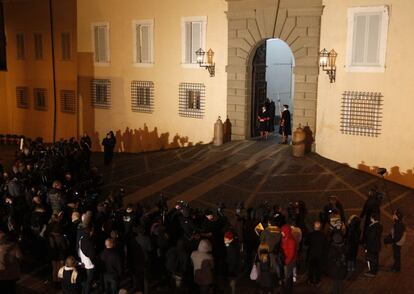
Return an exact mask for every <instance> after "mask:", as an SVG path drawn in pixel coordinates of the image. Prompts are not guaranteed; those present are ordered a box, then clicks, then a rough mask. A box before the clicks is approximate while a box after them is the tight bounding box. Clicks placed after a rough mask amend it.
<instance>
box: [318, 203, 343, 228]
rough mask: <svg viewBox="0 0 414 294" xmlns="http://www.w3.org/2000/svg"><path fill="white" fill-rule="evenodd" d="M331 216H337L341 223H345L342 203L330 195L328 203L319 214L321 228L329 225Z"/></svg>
mask: <svg viewBox="0 0 414 294" xmlns="http://www.w3.org/2000/svg"><path fill="white" fill-rule="evenodd" d="M333 214H338V215H339V217H340V219H341V221H342V222H345V210H344V206H343V205H342V203H341V202H340V201H339V200H338V197H336V196H335V195H331V196H329V197H328V203H327V204H326V205H325V206H324V207H323V210H322V212H321V214H320V220H321V223H322V228H324V227H325V225H326V224H328V223H329V221H330V219H331V216H332V215H333Z"/></svg>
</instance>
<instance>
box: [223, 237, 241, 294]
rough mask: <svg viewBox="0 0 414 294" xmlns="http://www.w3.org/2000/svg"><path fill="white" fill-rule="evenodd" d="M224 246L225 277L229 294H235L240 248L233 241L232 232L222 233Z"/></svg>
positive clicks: (238, 272)
mask: <svg viewBox="0 0 414 294" xmlns="http://www.w3.org/2000/svg"><path fill="white" fill-rule="evenodd" d="M224 244H225V245H226V269H227V277H228V279H229V283H230V289H231V293H232V294H235V293H236V281H237V278H238V276H239V274H240V267H241V262H240V259H241V254H240V246H239V244H238V242H237V241H236V240H234V235H233V232H231V231H227V232H225V233H224Z"/></svg>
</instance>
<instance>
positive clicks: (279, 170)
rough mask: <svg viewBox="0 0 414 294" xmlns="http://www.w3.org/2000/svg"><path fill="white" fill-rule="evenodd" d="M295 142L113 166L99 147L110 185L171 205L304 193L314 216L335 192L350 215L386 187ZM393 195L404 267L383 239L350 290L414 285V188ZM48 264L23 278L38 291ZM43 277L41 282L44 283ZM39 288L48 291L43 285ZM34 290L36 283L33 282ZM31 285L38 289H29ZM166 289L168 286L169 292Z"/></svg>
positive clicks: (119, 161)
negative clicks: (375, 265)
mask: <svg viewBox="0 0 414 294" xmlns="http://www.w3.org/2000/svg"><path fill="white" fill-rule="evenodd" d="M290 148H291V147H290V146H286V145H278V144H276V143H275V142H274V141H272V140H269V141H253V140H252V141H236V142H231V143H227V144H225V145H223V146H220V147H214V146H212V145H202V146H194V147H189V148H182V149H174V150H167V151H160V152H149V153H141V154H116V155H115V158H114V162H113V164H112V166H110V167H104V166H103V155H102V154H100V153H96V154H94V157H93V162H94V164H95V165H96V166H97V167H98V168H99V169H100V170H101V171H102V172H103V174H104V182H105V183H106V185H105V187H104V191H105V193H109V191H111V190H112V189H115V188H119V187H123V188H124V189H125V191H126V193H127V196H126V198H125V200H126V202H131V203H135V202H140V203H142V204H144V205H149V206H153V205H154V204H155V203H156V202H157V201H158V200H159V195H160V193H161V192H162V193H163V195H165V197H166V198H167V199H168V202H169V204H170V205H172V204H173V203H175V202H176V201H177V200H186V201H188V202H190V203H191V205H192V206H194V207H200V208H206V207H208V208H212V209H213V208H215V207H216V204H217V203H218V202H220V201H221V202H224V204H225V205H226V207H227V209H226V210H225V211H226V213H227V214H228V215H229V216H230V217H231V216H232V215H233V213H234V212H233V211H234V209H233V207H234V205H235V203H237V202H239V201H244V203H245V206H249V205H256V204H258V203H260V202H262V201H269V202H271V203H275V204H280V205H282V206H285V205H287V204H288V203H289V202H290V201H295V200H299V199H301V200H303V201H305V203H306V205H307V207H308V209H309V216H308V221H309V222H311V221H313V220H315V219H316V218H317V214H318V212H319V211H320V209H321V207H322V206H323V205H324V204H325V203H326V201H327V196H329V195H337V196H338V198H339V199H340V201H341V202H342V203H343V204H344V207H345V211H346V214H347V216H350V215H352V214H359V213H360V212H361V208H362V205H363V203H364V201H365V200H366V198H367V191H368V189H369V188H370V187H372V186H373V185H377V186H378V187H379V188H380V189H384V182H382V180H381V179H380V178H378V177H375V176H373V175H369V174H366V173H364V172H361V171H358V170H355V169H352V168H349V167H348V166H346V165H345V164H340V163H337V162H334V161H331V160H328V159H325V158H323V157H321V156H319V155H317V154H314V153H313V154H308V155H306V156H305V157H304V158H294V157H292V156H291V150H290ZM386 185H387V188H388V189H387V190H388V195H389V200H390V201H391V205H392V206H393V207H400V208H402V209H403V211H404V215H405V223H406V224H407V226H408V230H409V236H408V239H407V244H406V245H405V246H404V247H403V250H402V263H403V266H402V272H401V273H399V274H393V273H389V272H387V271H386V269H387V267H388V266H389V265H390V264H391V262H392V258H391V248H390V247H385V246H384V247H383V249H382V252H381V259H380V263H381V265H382V267H381V270H380V273H379V274H378V276H377V277H376V278H374V279H369V278H364V277H363V276H362V275H361V273H362V272H363V271H364V270H365V267H364V264H363V262H364V261H363V252H362V250H361V252H360V255H359V262H360V265H359V271H358V272H357V273H355V274H354V275H353V276H351V277H349V278H348V279H347V280H346V282H345V287H346V293H364V292H367V293H391V292H392V291H394V290H397V291H398V293H414V285H412V284H411V283H410V279H411V278H412V277H413V276H414V256H413V254H410V253H411V252H412V250H413V249H414V238H413V231H412V229H414V202H413V200H414V190H412V189H408V188H406V187H403V186H400V185H397V184H394V183H391V182H387V183H386ZM390 212H391V210H390V202H389V201H388V200H387V201H385V202H384V205H383V206H382V222H383V225H384V234H385V233H388V232H389V230H390V226H391V214H390ZM42 271H44V269H41V268H40V269H35V270H34V271H31V272H30V271H29V273H28V274H26V275H24V276H23V279H22V281H21V282H20V284H21V285H22V286H23V285H24V286H28V285H29V287H28V288H30V289H32V290H33V291H34V292H33V293H40V292H44V290H40V289H44V288H45V286H44V284H41V283H39V279H37V278H36V276H38V275H40V276H41V275H42ZM240 284H241V287H240V289H241V290H240V291H238V293H246V294H247V293H255V285H254V283H252V282H251V281H249V280H248V278H247V277H246V278H245V279H243V280H242V281H241V282H240ZM36 285H37V286H36ZM330 286H331V285H330V281H329V280H328V279H325V280H324V281H323V283H322V286H321V287H320V288H317V289H316V288H310V287H309V286H308V285H307V284H306V283H305V281H304V279H299V281H298V283H297V285H296V287H295V291H294V293H330ZM37 289H39V290H40V291H38V290H37ZM27 291H29V290H27ZM22 293H31V292H26V291H24V292H22ZM165 293H168V291H167V292H165Z"/></svg>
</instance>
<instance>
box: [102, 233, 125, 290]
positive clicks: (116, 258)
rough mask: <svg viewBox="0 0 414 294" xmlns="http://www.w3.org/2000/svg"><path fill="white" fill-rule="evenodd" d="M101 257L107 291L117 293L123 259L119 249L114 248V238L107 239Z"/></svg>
mask: <svg viewBox="0 0 414 294" xmlns="http://www.w3.org/2000/svg"><path fill="white" fill-rule="evenodd" d="M100 258H101V262H102V265H103V269H102V272H103V279H104V288H105V293H106V294H117V293H118V290H119V283H120V280H121V277H122V259H121V256H120V254H119V252H118V250H116V249H115V248H114V240H113V239H112V238H108V239H106V240H105V249H104V251H103V252H102V253H101V256H100Z"/></svg>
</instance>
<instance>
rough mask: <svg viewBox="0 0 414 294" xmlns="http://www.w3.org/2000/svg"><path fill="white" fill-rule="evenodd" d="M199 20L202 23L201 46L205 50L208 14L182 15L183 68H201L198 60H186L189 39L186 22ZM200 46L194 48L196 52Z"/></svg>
mask: <svg viewBox="0 0 414 294" xmlns="http://www.w3.org/2000/svg"><path fill="white" fill-rule="evenodd" d="M193 22H199V23H201V48H202V49H203V50H204V51H206V50H205V48H206V43H207V16H189V17H182V18H181V66H182V67H183V68H194V69H197V68H200V66H199V65H198V63H197V60H194V61H192V63H188V62H187V60H186V55H187V51H186V50H187V49H186V48H187V42H186V41H187V39H186V24H187V23H193ZM198 49H200V48H192V50H193V51H194V52H195V51H197V50H198Z"/></svg>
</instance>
